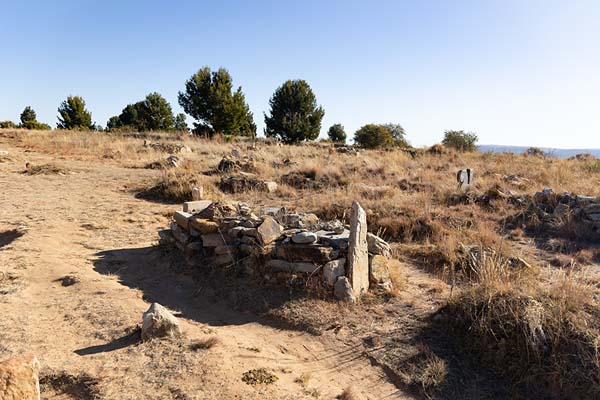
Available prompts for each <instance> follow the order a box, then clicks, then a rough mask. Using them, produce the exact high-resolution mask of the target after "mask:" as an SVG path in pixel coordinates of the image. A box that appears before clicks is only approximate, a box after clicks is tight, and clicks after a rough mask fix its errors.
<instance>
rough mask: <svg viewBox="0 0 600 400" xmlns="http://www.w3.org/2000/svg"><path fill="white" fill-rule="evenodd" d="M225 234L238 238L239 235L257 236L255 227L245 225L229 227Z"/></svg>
mask: <svg viewBox="0 0 600 400" xmlns="http://www.w3.org/2000/svg"><path fill="white" fill-rule="evenodd" d="M227 234H228V235H229V236H231V237H232V238H238V237H241V236H251V237H257V231H256V228H246V227H245V226H236V227H234V228H231V229H230V230H229V232H228V233H227Z"/></svg>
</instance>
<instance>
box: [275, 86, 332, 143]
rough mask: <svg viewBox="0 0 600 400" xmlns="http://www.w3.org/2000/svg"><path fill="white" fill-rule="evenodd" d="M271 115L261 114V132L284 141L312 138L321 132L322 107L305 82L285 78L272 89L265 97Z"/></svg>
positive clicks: (292, 141)
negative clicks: (264, 126) (269, 94)
mask: <svg viewBox="0 0 600 400" xmlns="http://www.w3.org/2000/svg"><path fill="white" fill-rule="evenodd" d="M269 105H270V106H271V115H266V114H265V124H266V128H265V135H266V136H269V137H279V138H280V139H281V140H282V141H284V142H285V143H297V142H301V141H304V140H315V139H316V138H317V137H318V136H319V132H320V131H321V120H322V119H323V116H324V115H325V110H323V107H321V106H318V105H317V99H316V97H315V94H314V93H313V91H312V89H311V88H310V86H309V85H308V83H307V82H306V81H304V80H288V81H286V82H285V83H284V84H283V85H281V86H280V87H278V88H277V90H275V93H274V94H273V97H271V99H270V100H269Z"/></svg>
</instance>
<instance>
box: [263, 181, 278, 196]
mask: <svg viewBox="0 0 600 400" xmlns="http://www.w3.org/2000/svg"><path fill="white" fill-rule="evenodd" d="M259 189H260V190H261V191H262V192H267V193H275V192H276V191H277V182H273V181H264V182H261V183H260V184H259Z"/></svg>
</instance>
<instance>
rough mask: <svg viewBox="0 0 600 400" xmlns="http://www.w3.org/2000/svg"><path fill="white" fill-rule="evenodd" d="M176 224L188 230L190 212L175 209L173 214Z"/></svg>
mask: <svg viewBox="0 0 600 400" xmlns="http://www.w3.org/2000/svg"><path fill="white" fill-rule="evenodd" d="M173 217H174V219H175V222H177V225H179V226H180V227H181V228H183V229H185V230H186V231H189V230H190V218H191V217H192V214H190V213H187V212H184V211H175V215H174V216H173Z"/></svg>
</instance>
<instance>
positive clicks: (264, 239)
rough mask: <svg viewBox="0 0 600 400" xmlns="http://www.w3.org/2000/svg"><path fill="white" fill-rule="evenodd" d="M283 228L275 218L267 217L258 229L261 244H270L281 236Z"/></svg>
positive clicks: (257, 233)
mask: <svg viewBox="0 0 600 400" xmlns="http://www.w3.org/2000/svg"><path fill="white" fill-rule="evenodd" d="M281 232H283V227H282V226H281V225H279V223H278V222H277V221H275V219H274V218H273V217H269V216H266V217H265V219H264V220H263V222H262V224H260V226H259V227H258V228H256V236H257V238H258V240H259V241H260V243H261V244H263V245H265V244H269V243H271V242H273V241H274V240H275V239H277V238H279V236H281Z"/></svg>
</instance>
